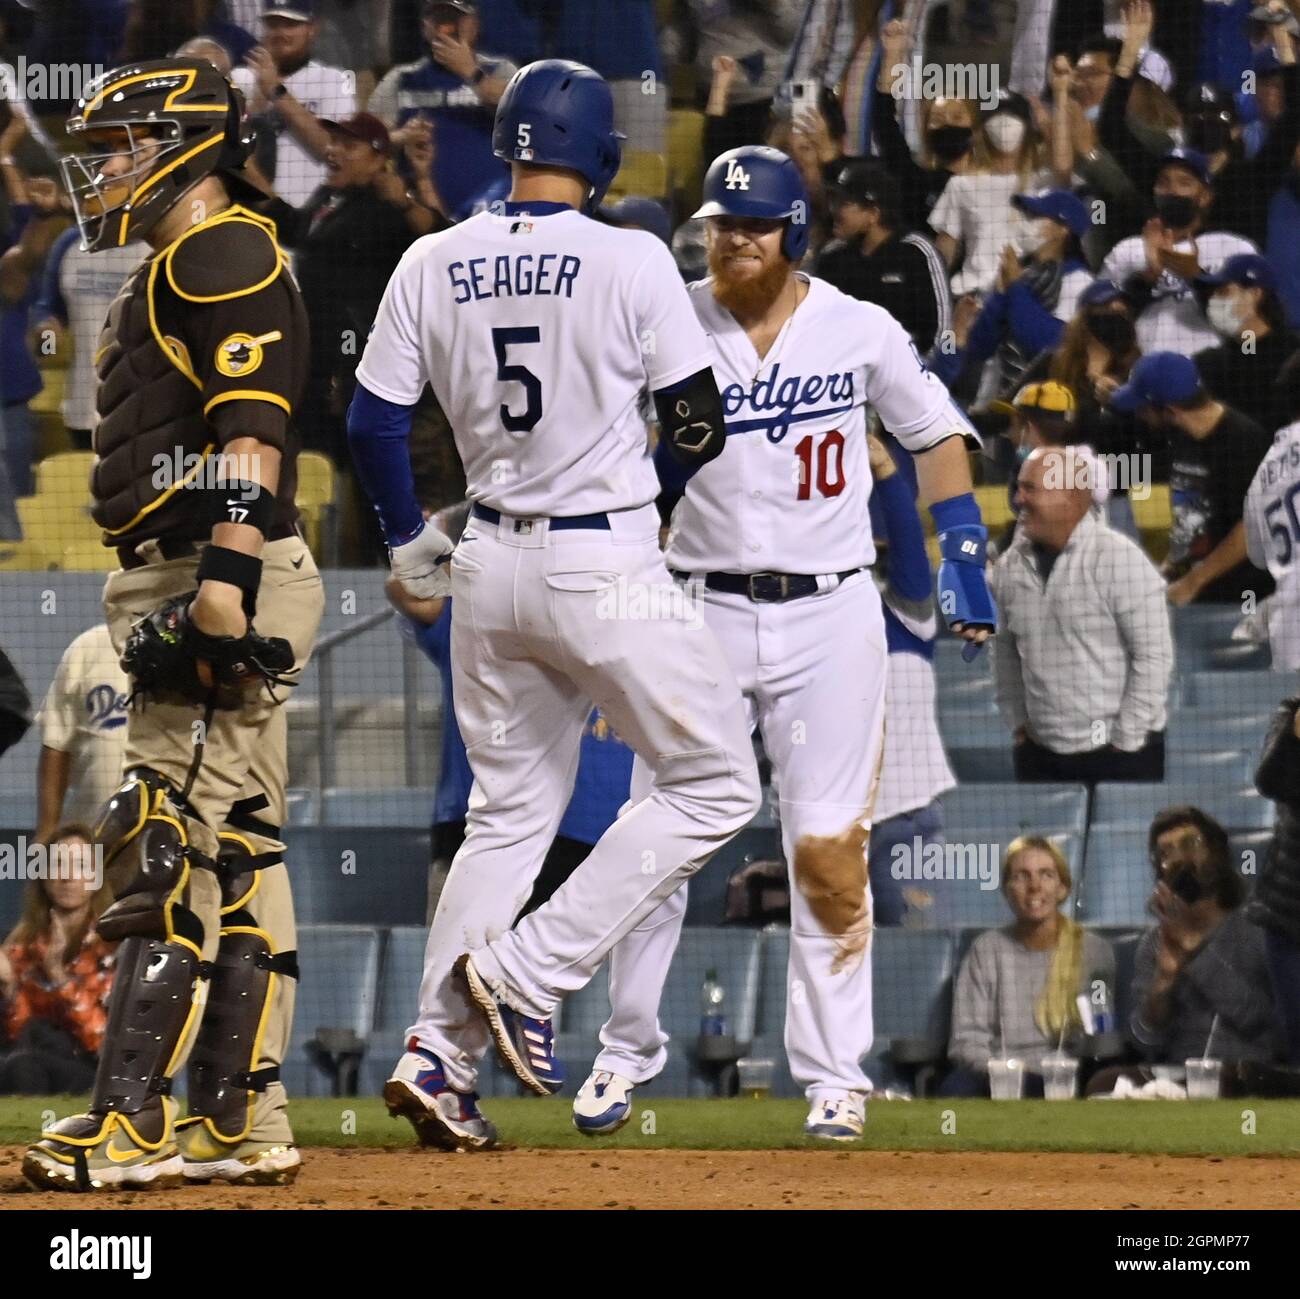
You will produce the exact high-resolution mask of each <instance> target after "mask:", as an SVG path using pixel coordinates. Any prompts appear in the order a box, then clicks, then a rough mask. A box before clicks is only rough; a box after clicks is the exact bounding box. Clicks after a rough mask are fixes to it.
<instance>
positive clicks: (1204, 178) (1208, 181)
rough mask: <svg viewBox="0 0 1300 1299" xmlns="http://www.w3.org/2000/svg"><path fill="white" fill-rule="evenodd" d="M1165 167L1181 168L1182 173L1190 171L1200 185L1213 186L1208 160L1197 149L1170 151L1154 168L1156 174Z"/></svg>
mask: <svg viewBox="0 0 1300 1299" xmlns="http://www.w3.org/2000/svg"><path fill="white" fill-rule="evenodd" d="M1166 167H1181V168H1183V170H1184V171H1190V172H1191V173H1192V175H1193V176H1195V177H1196V179H1197V180H1199V181H1200V182H1201V184H1202V185H1213V184H1214V178H1213V177H1212V176H1211V174H1210V160H1209V159H1208V158H1207V157H1206V156H1205V155H1204V154H1203V153H1202V152H1201V151H1200V150H1199V149H1170V150H1169V152H1168V153H1167V154H1165V155H1164V157H1163V158H1161V159H1160V163H1159V165H1158V166H1157V167H1156V171H1157V173H1159V172H1162V171H1164V169H1165V168H1166Z"/></svg>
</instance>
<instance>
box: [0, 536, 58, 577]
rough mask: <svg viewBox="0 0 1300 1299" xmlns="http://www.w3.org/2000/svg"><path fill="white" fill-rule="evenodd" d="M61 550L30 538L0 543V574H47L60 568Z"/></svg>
mask: <svg viewBox="0 0 1300 1299" xmlns="http://www.w3.org/2000/svg"><path fill="white" fill-rule="evenodd" d="M62 554H63V552H62V548H61V547H54V546H51V545H49V544H48V543H47V542H44V541H33V540H32V539H31V538H30V537H26V538H24V539H23V540H22V541H0V573H27V572H31V573H47V572H50V571H52V570H57V569H59V568H61V567H62Z"/></svg>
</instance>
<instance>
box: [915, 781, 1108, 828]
mask: <svg viewBox="0 0 1300 1299" xmlns="http://www.w3.org/2000/svg"><path fill="white" fill-rule="evenodd" d="M940 801H941V802H942V804H943V820H944V826H945V828H946V830H947V831H948V833H949V834H951V833H953V832H954V831H957V830H960V829H962V828H963V827H967V826H972V827H983V826H1005V827H1007V828H1008V829H1009V830H1012V831H1013V832H1014V834H1058V833H1067V832H1069V833H1073V834H1082V833H1083V831H1084V828H1085V826H1086V825H1087V823H1088V791H1087V788H1086V787H1085V786H1083V785H1024V784H1018V783H1017V782H1015V781H1010V782H1006V783H999V782H994V781H986V782H981V783H970V784H963V785H958V786H957V788H956V789H950V790H949V791H948V792H947V793H946V794H944V795H943V796H942V798H941V800H940Z"/></svg>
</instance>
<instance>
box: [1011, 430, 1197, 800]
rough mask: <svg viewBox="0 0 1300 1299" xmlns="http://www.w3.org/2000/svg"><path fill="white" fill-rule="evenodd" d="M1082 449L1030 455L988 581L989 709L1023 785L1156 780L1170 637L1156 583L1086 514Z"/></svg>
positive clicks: (1119, 539)
mask: <svg viewBox="0 0 1300 1299" xmlns="http://www.w3.org/2000/svg"><path fill="white" fill-rule="evenodd" d="M1099 473H1100V466H1099V465H1098V462H1097V461H1096V460H1095V458H1094V457H1093V455H1092V453H1091V452H1090V451H1089V450H1088V448H1086V447H1079V446H1070V447H1039V448H1037V449H1035V450H1034V451H1033V452H1031V453H1030V455H1029V458H1028V459H1027V460H1026V461H1025V462H1024V464H1023V465H1022V466H1021V469H1020V477H1019V480H1018V485H1017V491H1016V498H1015V500H1016V508H1017V510H1018V511H1019V526H1018V527H1017V529H1016V537H1015V540H1014V541H1013V542H1012V544H1011V546H1010V547H1009V548H1008V549H1007V551H1006V552H1005V553H1004V554H1003V555H1002V556H1001V558H1000V559H999V560H998V562H997V564H996V565H995V566H994V567H993V569H992V570H991V572H990V578H989V584H990V586H991V587H992V590H993V593H994V597H995V598H996V600H997V602H998V608H999V609H1001V610H1002V617H1003V628H1001V629H1000V631H999V636H998V641H997V644H995V646H994V649H993V662H994V671H995V674H996V683H997V700H998V709H999V711H1000V712H1001V714H1002V717H1003V719H1004V721H1005V722H1006V723H1007V725H1008V726H1009V727H1010V728H1011V730H1012V732H1013V742H1014V745H1015V748H1014V752H1013V758H1014V763H1015V772H1016V779H1017V780H1022V781H1078V782H1082V783H1084V784H1089V785H1090V784H1093V783H1095V782H1096V781H1099V780H1148V781H1158V780H1162V779H1163V778H1164V766H1165V751H1164V730H1165V721H1166V704H1167V699H1168V693H1169V677H1170V674H1171V672H1172V670H1173V663H1174V650H1173V638H1172V636H1171V634H1170V629H1169V610H1168V605H1167V601H1166V594H1165V582H1164V579H1163V578H1161V576H1160V574H1159V573H1158V572H1157V571H1156V568H1155V565H1153V564H1152V563H1151V561H1150V560H1149V559H1148V558H1147V557H1146V555H1145V554H1144V553H1143V552H1142V550H1141V549H1140V548H1139V547H1138V546H1137V545H1136V544H1135V543H1134V542H1133V541H1131V540H1130V539H1129V538H1128V537H1126V536H1124V535H1123V534H1122V533H1119V532H1115V531H1113V530H1112V529H1111V528H1109V527H1108V526H1107V525H1106V523H1105V521H1104V520H1103V519H1102V518H1101V517H1100V516H1099V514H1098V513H1097V512H1096V511H1094V510H1093V509H1092V502H1093V495H1092V488H1093V485H1094V482H1095V481H1096V478H1097V475H1098V474H1099Z"/></svg>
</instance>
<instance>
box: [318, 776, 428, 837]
mask: <svg viewBox="0 0 1300 1299" xmlns="http://www.w3.org/2000/svg"><path fill="white" fill-rule="evenodd" d="M321 821H322V822H323V823H324V824H326V825H375V826H390V827H392V828H394V829H398V828H405V829H419V828H426V829H427V828H428V827H429V826H431V825H432V824H433V790H432V789H426V788H425V787H423V786H418V787H415V788H409V787H408V788H401V789H327V790H326V791H325V805H324V808H323V810H322V815H321Z"/></svg>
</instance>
